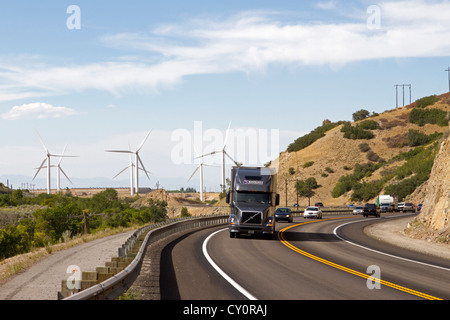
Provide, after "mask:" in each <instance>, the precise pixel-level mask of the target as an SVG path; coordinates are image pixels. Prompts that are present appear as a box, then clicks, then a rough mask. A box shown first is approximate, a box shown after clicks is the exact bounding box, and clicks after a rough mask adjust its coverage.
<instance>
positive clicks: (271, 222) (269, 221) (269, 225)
mask: <svg viewBox="0 0 450 320" xmlns="http://www.w3.org/2000/svg"><path fill="white" fill-rule="evenodd" d="M273 221H274V219H273V217H269V218H267V220H266V223H265V224H264V225H265V226H266V227H272V226H273Z"/></svg>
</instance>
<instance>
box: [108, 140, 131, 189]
mask: <svg viewBox="0 0 450 320" xmlns="http://www.w3.org/2000/svg"><path fill="white" fill-rule="evenodd" d="M128 149H129V151H130V153H129V156H130V164H129V165H128V166H126V167H125V168H124V169H122V171H120V172H119V173H118V174H116V175H115V176H114V177H113V179H115V178H116V177H117V176H119V175H120V174H121V173H122V172H124V171H125V170H127V169H128V168H130V194H131V195H132V196H134V167H135V165H134V163H133V160H132V159H131V148H130V145H128Z"/></svg>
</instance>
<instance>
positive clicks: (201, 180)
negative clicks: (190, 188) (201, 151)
mask: <svg viewBox="0 0 450 320" xmlns="http://www.w3.org/2000/svg"><path fill="white" fill-rule="evenodd" d="M194 152H195V155H196V156H198V153H197V150H196V149H195V147H194ZM203 166H208V167H217V166H215V165H211V164H206V163H203V160H202V161H201V162H200V163H199V165H198V166H197V168H196V169H195V170H194V172H193V173H192V175H191V177H190V178H189V179H188V181H187V182H189V181H190V180H191V179H192V177H193V176H194V174H195V173H196V172H197V170H198V169H200V201H201V202H203Z"/></svg>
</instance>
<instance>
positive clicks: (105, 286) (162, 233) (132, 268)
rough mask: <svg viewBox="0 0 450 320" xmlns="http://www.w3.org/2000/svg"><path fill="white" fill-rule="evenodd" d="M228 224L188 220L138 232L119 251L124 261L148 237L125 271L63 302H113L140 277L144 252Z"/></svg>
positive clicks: (209, 219)
mask: <svg viewBox="0 0 450 320" xmlns="http://www.w3.org/2000/svg"><path fill="white" fill-rule="evenodd" d="M227 222H228V215H219V216H208V217H202V218H189V219H184V220H181V221H176V222H172V223H169V224H160V226H158V225H150V226H146V227H142V228H140V229H138V230H136V232H135V233H133V235H131V236H130V238H129V239H128V240H127V241H126V243H125V244H124V245H123V246H122V248H119V256H123V257H125V256H126V254H127V253H128V252H129V251H130V250H131V248H132V247H133V245H134V244H135V243H136V241H137V240H138V239H139V237H141V236H142V235H144V234H145V233H147V234H146V236H145V238H144V241H143V243H142V245H141V246H140V248H139V251H138V252H137V254H136V257H135V258H134V259H133V261H132V262H131V263H130V264H129V265H128V266H127V267H126V268H125V269H124V270H122V271H121V272H119V273H117V274H116V275H114V276H112V277H111V278H109V279H107V280H105V281H103V282H102V283H99V284H97V285H94V286H92V287H90V288H87V289H85V290H83V291H80V292H78V293H75V294H73V295H71V296H69V297H67V298H65V299H64V300H101V299H111V298H112V299H114V298H115V297H118V296H119V295H120V294H121V293H122V292H124V291H125V290H126V289H127V288H128V287H129V283H130V279H133V277H136V276H137V275H138V273H139V266H140V264H141V263H142V259H143V258H144V255H145V251H146V248H147V246H148V245H150V244H151V243H153V242H156V241H158V240H160V239H162V238H165V237H167V236H170V235H172V234H175V233H177V232H180V231H184V230H187V229H194V228H199V227H207V226H214V225H220V224H225V223H227ZM133 280H134V279H133Z"/></svg>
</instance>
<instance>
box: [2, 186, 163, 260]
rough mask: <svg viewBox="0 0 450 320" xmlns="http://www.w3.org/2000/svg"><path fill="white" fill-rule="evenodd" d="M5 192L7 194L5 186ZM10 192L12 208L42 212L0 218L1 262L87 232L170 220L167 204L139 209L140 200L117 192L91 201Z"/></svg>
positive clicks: (96, 196) (108, 193) (71, 197)
mask: <svg viewBox="0 0 450 320" xmlns="http://www.w3.org/2000/svg"><path fill="white" fill-rule="evenodd" d="M1 189H2V190H3V192H4V191H5V187H4V186H3V188H1ZM6 191H7V192H6V196H7V197H9V199H8V200H7V204H8V205H9V206H13V207H16V208H19V206H24V205H35V206H37V207H38V209H36V210H33V212H31V213H30V212H29V213H26V214H22V215H20V216H19V217H16V218H14V217H13V218H11V215H9V216H8V215H6V214H0V260H3V259H6V258H9V257H12V256H15V255H18V254H22V253H27V252H30V251H32V250H34V249H36V248H41V247H48V246H50V245H53V244H57V243H62V242H66V241H69V240H70V239H72V238H73V237H75V236H78V235H81V234H83V233H85V232H86V231H89V232H90V233H96V232H98V231H102V230H110V229H115V228H124V227H125V228H126V227H131V226H141V225H144V224H147V223H153V222H160V221H164V220H165V219H166V218H167V203H166V202H165V201H154V200H149V202H148V203H147V205H146V206H143V207H141V208H139V209H137V208H133V207H132V206H131V203H132V202H134V200H136V199H134V198H125V199H119V197H118V194H117V191H116V190H114V189H106V190H105V191H103V192H100V193H98V194H96V195H94V196H93V197H91V198H79V197H74V196H72V195H70V194H62V193H60V194H52V195H48V194H39V195H38V196H34V195H25V194H24V192H22V191H21V190H14V191H11V190H6ZM3 195H5V194H3ZM3 195H2V196H3ZM3 203H5V202H3ZM9 208H11V207H9ZM5 217H8V219H6V220H5ZM85 219H86V220H85Z"/></svg>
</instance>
